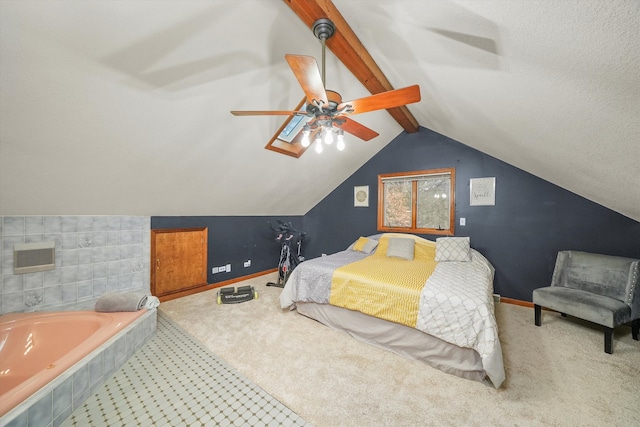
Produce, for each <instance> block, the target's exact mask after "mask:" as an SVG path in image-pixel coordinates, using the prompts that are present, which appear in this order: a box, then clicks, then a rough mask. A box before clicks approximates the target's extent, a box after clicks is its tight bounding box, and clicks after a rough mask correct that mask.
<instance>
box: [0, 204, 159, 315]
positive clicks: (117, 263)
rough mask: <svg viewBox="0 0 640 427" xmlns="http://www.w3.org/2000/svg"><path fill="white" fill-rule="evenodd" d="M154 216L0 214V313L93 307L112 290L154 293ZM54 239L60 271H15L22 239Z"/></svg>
mask: <svg viewBox="0 0 640 427" xmlns="http://www.w3.org/2000/svg"><path fill="white" fill-rule="evenodd" d="M150 230H151V218H150V217H144V216H73V215H63V216H0V273H1V274H0V277H1V279H2V280H1V281H0V314H4V313H10V312H22V311H41V310H47V311H50V310H71V309H85V308H86V309H92V308H93V306H94V304H95V300H96V299H97V298H99V297H100V295H102V294H104V293H105V292H110V291H140V292H145V293H149V286H150V285H149V284H150V270H149V264H150V261H149V259H150V250H151V240H150V239H151V237H150ZM43 241H53V242H55V245H56V250H55V256H56V268H55V270H49V271H43V272H38V273H27V274H14V273H13V246H14V245H15V244H16V243H33V242H43Z"/></svg>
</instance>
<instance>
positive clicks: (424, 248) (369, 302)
mask: <svg viewBox="0 0 640 427" xmlns="http://www.w3.org/2000/svg"><path fill="white" fill-rule="evenodd" d="M394 237H402V238H410V239H411V238H413V239H414V240H415V246H414V259H413V260H412V261H409V260H405V259H401V258H394V257H388V256H387V248H388V245H389V239H390V238H394ZM435 253H436V244H435V242H431V241H429V240H425V239H422V238H420V237H417V236H412V235H404V234H385V235H383V236H381V237H380V243H379V244H378V247H377V249H376V251H375V253H374V254H372V255H370V256H368V257H366V258H365V259H363V260H361V261H356V262H354V263H351V264H347V265H345V266H344V267H341V268H338V269H336V270H335V271H334V273H333V277H332V284H331V293H330V296H329V303H330V304H332V305H336V306H338V307H343V308H348V309H350V310H356V311H359V312H362V313H364V314H368V315H370V316H374V317H379V318H381V319H385V320H389V321H392V322H396V323H400V324H402V325H406V326H410V327H415V326H416V322H417V318H418V309H419V302H420V292H421V290H422V288H423V287H424V284H425V283H426V281H427V279H428V278H429V276H430V275H431V273H433V270H434V269H435V268H436V264H437V262H436V261H435Z"/></svg>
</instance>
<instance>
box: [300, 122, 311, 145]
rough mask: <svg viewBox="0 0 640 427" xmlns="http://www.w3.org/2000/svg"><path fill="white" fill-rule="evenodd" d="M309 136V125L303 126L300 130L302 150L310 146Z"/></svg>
mask: <svg viewBox="0 0 640 427" xmlns="http://www.w3.org/2000/svg"><path fill="white" fill-rule="evenodd" d="M309 135H311V128H309V125H304V127H303V128H302V140H301V141H300V144H302V146H303V147H304V148H307V147H308V146H309V145H311V140H310V139H309Z"/></svg>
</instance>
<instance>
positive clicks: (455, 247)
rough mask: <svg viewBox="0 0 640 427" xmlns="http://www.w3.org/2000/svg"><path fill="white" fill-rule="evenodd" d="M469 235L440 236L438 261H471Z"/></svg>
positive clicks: (437, 246)
mask: <svg viewBox="0 0 640 427" xmlns="http://www.w3.org/2000/svg"><path fill="white" fill-rule="evenodd" d="M469 241H470V239H469V238H468V237H438V238H437V239H436V261H438V262H442V261H471V247H470V244H469Z"/></svg>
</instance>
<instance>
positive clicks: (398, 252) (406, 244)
mask: <svg viewBox="0 0 640 427" xmlns="http://www.w3.org/2000/svg"><path fill="white" fill-rule="evenodd" d="M415 243H416V242H415V240H413V239H404V238H401V237H391V238H389V246H388V247H387V256H388V257H395V258H402V259H407V260H409V261H411V260H413V252H414V250H413V249H414V246H415Z"/></svg>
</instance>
